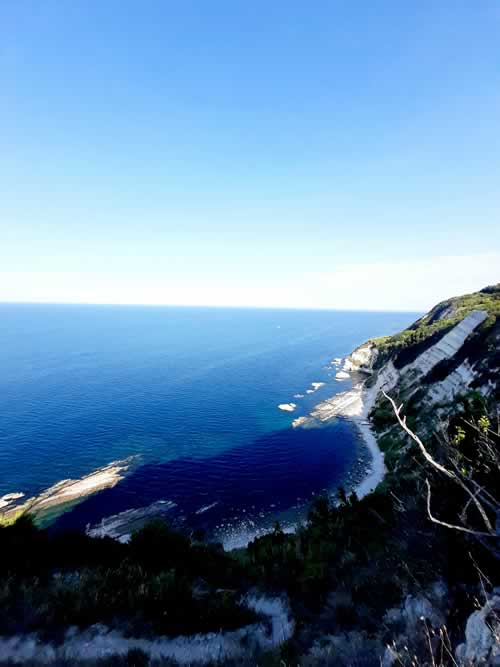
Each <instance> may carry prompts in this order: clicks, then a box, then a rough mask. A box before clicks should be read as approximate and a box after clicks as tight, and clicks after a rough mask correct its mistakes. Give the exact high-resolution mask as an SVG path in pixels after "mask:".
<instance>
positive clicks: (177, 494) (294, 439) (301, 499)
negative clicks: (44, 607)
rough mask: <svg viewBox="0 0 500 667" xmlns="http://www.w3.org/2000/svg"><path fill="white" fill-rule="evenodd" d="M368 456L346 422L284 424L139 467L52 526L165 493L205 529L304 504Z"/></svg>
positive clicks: (77, 523)
mask: <svg viewBox="0 0 500 667" xmlns="http://www.w3.org/2000/svg"><path fill="white" fill-rule="evenodd" d="M368 460H369V455H368V454H367V452H366V450H365V449H364V448H363V447H362V446H361V444H360V440H359V437H357V434H356V432H355V429H354V427H353V425H352V424H350V423H349V422H346V421H342V420H338V421H336V422H335V423H333V424H331V425H329V426H326V427H322V428H310V429H302V428H298V429H292V428H289V429H285V430H281V431H276V432H274V433H271V434H268V435H266V436H265V437H262V438H259V439H256V440H255V441H253V442H252V443H250V444H248V445H245V446H242V447H237V448H235V449H231V450H228V451H225V452H223V453H220V454H216V455H215V456H213V457H211V458H205V459H194V458H183V459H178V460H175V461H170V462H167V463H156V464H147V465H144V466H141V467H139V468H137V469H136V470H135V471H133V472H132V473H131V474H130V475H129V476H127V477H126V478H125V479H124V480H123V481H122V482H120V483H119V484H118V485H117V486H116V487H114V488H112V489H106V490H104V491H102V492H100V493H98V494H96V495H95V496H92V497H90V498H88V499H87V500H85V501H84V502H82V503H81V504H80V505H78V506H77V507H75V508H74V509H73V510H72V511H71V512H68V513H67V514H65V515H63V516H61V517H60V518H59V519H58V521H57V522H56V524H55V526H54V528H56V529H64V528H77V529H84V528H85V526H86V525H87V524H89V523H90V524H95V523H97V522H99V521H100V520H101V519H102V518H104V517H107V516H110V515H114V514H118V513H119V512H123V511H125V510H127V509H131V508H139V507H145V506H148V505H150V504H151V503H153V502H155V501H158V500H167V501H173V502H174V503H176V508H175V510H173V515H172V516H173V518H176V519H177V520H183V521H185V522H186V523H187V525H188V526H190V527H193V528H203V529H204V530H207V531H208V533H210V532H211V531H212V530H213V529H214V527H216V526H217V525H219V524H221V523H223V522H226V521H236V520H238V518H242V517H244V518H245V519H247V518H249V517H254V519H255V520H256V521H258V517H259V516H262V513H263V512H269V511H272V512H273V513H278V512H282V511H285V510H289V509H290V508H293V507H296V506H297V504H300V503H302V505H303V504H304V503H305V502H308V501H310V500H311V499H312V498H313V497H314V494H319V493H321V492H323V491H325V490H328V489H332V488H334V487H336V486H338V485H340V484H343V483H344V482H345V480H346V476H347V474H348V473H349V472H350V471H351V470H353V469H354V468H356V467H359V466H360V465H364V464H365V462H366V461H368ZM215 503H216V504H215ZM209 505H213V506H212V507H210V509H208V510H206V511H201V512H200V510H203V508H206V507H207V506H209Z"/></svg>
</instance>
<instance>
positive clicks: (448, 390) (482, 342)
mask: <svg viewBox="0 0 500 667" xmlns="http://www.w3.org/2000/svg"><path fill="white" fill-rule="evenodd" d="M345 368H346V370H350V371H356V370H357V371H361V372H364V373H366V374H368V375H369V378H368V379H367V381H366V386H367V387H369V388H372V390H373V392H374V393H375V396H374V398H375V400H376V401H377V402H378V403H379V404H380V400H381V392H382V390H385V391H386V392H387V393H393V394H395V395H397V396H398V398H399V399H400V400H401V401H403V402H405V403H408V402H410V403H411V404H412V406H413V408H414V409H415V411H418V412H419V413H420V414H424V415H425V414H429V413H430V412H433V413H434V415H437V416H438V417H440V416H443V415H446V414H448V413H449V412H450V409H455V407H454V402H455V400H456V399H457V397H458V396H460V395H462V394H465V393H467V392H468V391H471V390H474V391H477V392H479V394H481V395H482V396H484V397H485V399H492V400H493V401H495V402H498V399H499V397H500V386H499V377H500V284H498V285H495V286H492V287H487V288H485V289H484V290H481V291H480V292H476V293H474V294H468V295H465V296H462V297H456V298H454V299H449V300H447V301H444V302H442V303H440V304H438V305H437V306H435V307H434V308H433V309H432V310H431V311H430V312H429V313H428V314H427V315H425V316H424V317H422V318H420V319H419V320H417V321H416V322H415V323H414V324H412V325H411V326H410V327H409V328H408V329H406V330H405V331H402V332H401V333H399V334H396V335H395V336H391V337H387V338H379V339H374V340H371V341H368V342H367V343H364V344H363V345H361V346H360V347H359V348H357V349H356V350H355V351H354V352H353V353H352V354H351V356H350V357H349V358H348V359H347V360H346V364H345Z"/></svg>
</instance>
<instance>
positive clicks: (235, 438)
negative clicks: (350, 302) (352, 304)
mask: <svg viewBox="0 0 500 667" xmlns="http://www.w3.org/2000/svg"><path fill="white" fill-rule="evenodd" d="M418 315H419V314H418V313H401V312H354V311H314V310H285V309H283V310H279V309H276V310H272V309H250V308H248V309H245V308H198V307H197V308H194V307H159V306H158V307H156V306H155V307H153V306H151V307H147V306H95V305H45V304H43V305H42V304H0V496H2V495H4V494H8V493H13V492H22V493H24V494H26V496H27V497H30V496H34V495H37V494H39V493H40V492H42V491H44V490H45V489H47V488H48V487H50V486H51V485H53V484H55V483H56V482H58V481H60V480H63V479H67V478H73V479H77V478H80V477H82V476H84V475H87V474H89V473H91V472H93V471H95V470H96V469H98V468H100V467H102V466H105V465H107V464H109V463H112V462H114V461H119V460H122V459H126V458H128V457H133V459H132V464H131V467H130V470H129V472H128V474H127V475H126V476H125V478H124V479H123V480H122V481H120V482H119V483H118V484H117V485H116V486H115V487H113V488H110V489H105V490H103V491H100V492H99V493H96V494H95V495H93V496H90V497H88V498H86V499H84V500H82V502H80V503H79V504H77V505H76V506H73V507H71V508H69V509H68V511H66V512H65V513H64V514H62V515H61V516H59V518H58V519H57V521H56V525H57V526H59V527H61V528H78V529H85V528H88V527H89V526H96V525H99V523H100V522H101V521H102V520H103V519H104V520H106V518H107V517H110V516H116V515H119V514H120V513H122V512H125V511H127V510H131V509H138V510H142V509H144V508H148V507H151V506H158V503H160V504H163V505H164V507H165V508H166V509H168V515H169V517H171V521H172V523H173V524H174V525H176V526H185V527H186V528H187V529H189V530H194V529H196V530H199V531H203V533H204V534H205V535H206V536H207V539H213V540H217V541H221V542H222V543H223V544H224V545H225V547H226V548H232V547H235V546H241V545H243V544H245V543H246V542H248V540H249V539H252V537H254V536H255V535H258V534H260V533H261V532H263V531H265V530H268V529H269V528H270V527H271V526H272V525H273V524H274V522H275V521H276V520H278V521H280V523H281V524H282V525H283V526H284V527H285V528H287V529H292V528H293V527H294V525H296V523H297V521H301V520H303V518H304V517H305V516H306V514H307V509H308V507H309V505H310V503H311V501H312V500H313V499H314V497H316V496H318V495H320V494H323V493H335V491H336V489H338V487H339V486H344V487H347V488H349V486H350V485H351V484H353V483H354V481H356V480H359V478H360V476H362V475H363V474H366V470H367V468H369V464H370V454H369V452H368V451H367V449H366V447H365V445H364V443H363V441H362V439H361V438H360V435H359V433H358V431H357V429H356V428H355V427H354V425H353V424H352V423H350V422H349V421H346V420H345V419H337V420H335V421H333V422H332V423H331V424H328V425H326V426H323V427H320V428H295V429H294V428H292V426H291V423H292V420H293V419H295V418H297V417H299V416H302V415H307V414H308V413H309V412H310V410H311V409H312V408H313V407H314V406H315V405H316V404H317V403H319V402H321V401H322V400H324V399H326V398H328V397H330V396H333V395H335V394H336V393H338V392H341V391H346V390H348V389H349V388H350V386H351V381H350V380H343V381H338V380H336V379H335V371H336V369H337V367H336V366H335V364H333V363H332V361H333V360H334V359H335V358H343V357H345V356H346V355H348V354H349V353H350V352H351V351H352V349H353V348H354V347H356V346H357V345H359V344H360V343H362V342H363V341H365V340H366V339H368V338H371V337H375V336H381V335H388V334H392V333H395V332H397V331H399V330H400V329H402V328H404V327H406V326H407V325H409V324H410V323H411V322H412V321H414V320H415V319H416V318H417V317H418ZM312 383H324V385H323V386H321V387H319V388H318V389H316V390H315V389H314V386H313V384H312ZM308 390H309V393H308ZM286 403H294V404H296V408H295V409H294V411H293V412H287V411H284V410H281V409H279V408H278V405H280V404H286Z"/></svg>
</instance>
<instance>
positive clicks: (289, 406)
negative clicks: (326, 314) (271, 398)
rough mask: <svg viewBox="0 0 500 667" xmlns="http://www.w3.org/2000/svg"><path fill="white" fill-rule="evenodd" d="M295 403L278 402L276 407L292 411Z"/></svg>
mask: <svg viewBox="0 0 500 667" xmlns="http://www.w3.org/2000/svg"><path fill="white" fill-rule="evenodd" d="M296 407H297V405H296V404H295V403H280V404H279V405H278V408H279V409H280V410H284V411H285V412H293V411H294V410H295V408H296Z"/></svg>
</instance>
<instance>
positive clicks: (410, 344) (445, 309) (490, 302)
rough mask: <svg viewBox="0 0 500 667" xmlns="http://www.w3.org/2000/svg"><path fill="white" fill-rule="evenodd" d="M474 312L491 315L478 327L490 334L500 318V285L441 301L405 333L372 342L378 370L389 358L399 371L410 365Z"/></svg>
mask: <svg viewBox="0 0 500 667" xmlns="http://www.w3.org/2000/svg"><path fill="white" fill-rule="evenodd" d="M473 310H484V311H486V312H487V313H488V318H487V319H486V320H485V321H484V322H483V323H482V325H481V326H480V327H479V330H480V331H481V332H483V333H484V332H486V331H488V330H489V329H490V328H491V327H492V326H493V325H494V324H495V322H496V321H497V319H498V316H499V315H500V283H499V284H497V285H493V286H491V287H486V288H485V289H484V290H481V291H480V292H475V293H474V294H466V295H465V296H460V297H454V298H452V299H447V300H446V301H442V302H441V303H439V304H438V305H437V306H435V307H434V308H433V309H432V310H431V311H429V313H427V315H424V317H421V318H420V319H418V320H417V321H416V322H414V323H413V324H412V325H411V326H409V327H408V328H407V329H405V330H404V331H401V332H400V333H398V334H396V335H394V336H385V337H383V338H375V339H373V341H372V342H374V343H375V344H376V345H377V348H378V350H379V356H378V358H377V362H376V367H377V368H380V366H382V365H383V364H384V363H385V362H386V361H387V360H388V359H389V358H391V359H392V360H393V362H394V365H395V366H396V368H401V367H402V366H404V365H406V364H408V363H411V362H412V361H414V360H415V359H416V358H417V356H418V355H419V354H421V353H422V352H423V351H424V350H426V349H428V348H429V347H430V346H431V345H434V343H436V342H437V341H438V340H439V339H440V338H442V337H443V336H444V335H445V334H446V333H448V331H450V330H451V329H452V328H453V327H454V326H455V325H456V324H458V322H460V321H461V320H462V319H463V318H464V317H465V316H466V315H467V314H468V313H470V312H471V311H473Z"/></svg>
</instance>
